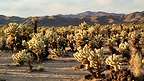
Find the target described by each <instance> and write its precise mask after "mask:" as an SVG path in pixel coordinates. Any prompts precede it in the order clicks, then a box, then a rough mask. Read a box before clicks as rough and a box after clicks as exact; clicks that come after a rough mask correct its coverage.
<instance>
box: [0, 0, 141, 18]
mask: <svg viewBox="0 0 144 81" xmlns="http://www.w3.org/2000/svg"><path fill="white" fill-rule="evenodd" d="M85 11H95V12H97V11H105V12H113V13H131V12H136V11H144V0H0V15H7V16H21V17H29V16H45V15H57V14H76V13H81V12H85Z"/></svg>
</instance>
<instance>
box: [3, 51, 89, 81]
mask: <svg viewBox="0 0 144 81" xmlns="http://www.w3.org/2000/svg"><path fill="white" fill-rule="evenodd" d="M10 57H11V54H10V53H0V79H4V80H5V81H78V80H79V79H81V78H82V77H83V76H84V75H86V74H88V72H87V71H75V70H73V68H72V67H73V66H76V65H78V64H79V63H78V62H77V61H76V60H75V59H74V58H73V57H65V58H59V59H56V60H48V61H45V62H44V63H42V64H33V66H34V68H37V67H38V66H39V65H41V66H43V68H44V71H42V72H32V73H28V72H27V70H28V67H27V65H24V66H21V67H18V66H15V64H13V63H12V60H11V58H10ZM0 81H1V80H0Z"/></svg>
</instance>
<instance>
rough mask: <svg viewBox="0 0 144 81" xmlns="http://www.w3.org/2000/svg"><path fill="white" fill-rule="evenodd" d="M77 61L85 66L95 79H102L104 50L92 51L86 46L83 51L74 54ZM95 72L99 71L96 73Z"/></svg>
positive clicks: (79, 50)
mask: <svg viewBox="0 0 144 81" xmlns="http://www.w3.org/2000/svg"><path fill="white" fill-rule="evenodd" d="M74 57H75V58H76V60H77V61H79V62H81V63H82V65H85V68H86V69H87V70H88V71H90V73H92V75H93V76H94V77H100V73H101V69H100V68H101V67H102V63H103V62H102V61H103V59H104V57H103V48H102V49H99V50H95V51H93V50H91V49H90V48H89V47H88V45H85V46H84V48H83V49H81V48H80V49H78V52H76V53H75V54H74ZM93 70H97V73H94V72H93Z"/></svg>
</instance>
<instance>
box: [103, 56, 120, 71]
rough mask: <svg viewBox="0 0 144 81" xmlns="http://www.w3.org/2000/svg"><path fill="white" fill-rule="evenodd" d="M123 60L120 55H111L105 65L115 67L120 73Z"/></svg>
mask: <svg viewBox="0 0 144 81" xmlns="http://www.w3.org/2000/svg"><path fill="white" fill-rule="evenodd" d="M121 60H122V58H121V56H120V55H115V54H113V55H111V56H109V57H108V58H106V60H105V63H106V64H107V65H110V66H112V67H114V70H115V71H118V70H119V69H120V62H121Z"/></svg>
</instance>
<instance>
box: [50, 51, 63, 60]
mask: <svg viewBox="0 0 144 81" xmlns="http://www.w3.org/2000/svg"><path fill="white" fill-rule="evenodd" d="M60 56H62V51H61V50H60V49H53V50H51V51H50V54H49V58H51V59H53V58H57V57H60Z"/></svg>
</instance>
